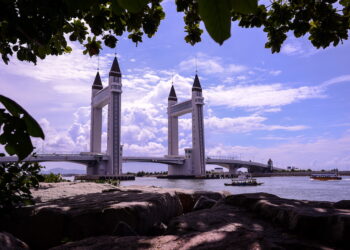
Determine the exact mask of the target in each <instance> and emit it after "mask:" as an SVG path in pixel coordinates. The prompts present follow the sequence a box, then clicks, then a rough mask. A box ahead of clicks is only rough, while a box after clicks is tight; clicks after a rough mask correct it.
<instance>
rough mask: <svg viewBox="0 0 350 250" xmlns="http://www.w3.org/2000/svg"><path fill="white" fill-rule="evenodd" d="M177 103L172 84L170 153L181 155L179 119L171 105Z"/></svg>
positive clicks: (169, 134)
mask: <svg viewBox="0 0 350 250" xmlns="http://www.w3.org/2000/svg"><path fill="white" fill-rule="evenodd" d="M176 103H177V96H176V92H175V88H174V85H173V84H172V85H171V89H170V93H169V97H168V155H179V121H178V117H177V116H173V115H171V112H170V107H171V106H172V105H175V104H176Z"/></svg>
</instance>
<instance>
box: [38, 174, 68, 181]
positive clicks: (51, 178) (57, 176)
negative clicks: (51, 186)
mask: <svg viewBox="0 0 350 250" xmlns="http://www.w3.org/2000/svg"><path fill="white" fill-rule="evenodd" d="M43 177H44V182H47V183H56V182H65V181H67V180H65V179H63V178H62V176H61V174H54V173H49V174H43Z"/></svg>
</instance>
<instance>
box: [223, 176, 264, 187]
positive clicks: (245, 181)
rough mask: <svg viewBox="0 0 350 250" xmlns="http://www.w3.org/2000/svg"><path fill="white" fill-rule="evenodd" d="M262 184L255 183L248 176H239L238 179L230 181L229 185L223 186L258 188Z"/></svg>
mask: <svg viewBox="0 0 350 250" xmlns="http://www.w3.org/2000/svg"><path fill="white" fill-rule="evenodd" d="M261 184H263V183H262V182H257V181H256V179H255V178H252V176H251V175H250V174H240V175H239V176H238V178H236V179H232V182H231V183H225V186H259V185H261Z"/></svg>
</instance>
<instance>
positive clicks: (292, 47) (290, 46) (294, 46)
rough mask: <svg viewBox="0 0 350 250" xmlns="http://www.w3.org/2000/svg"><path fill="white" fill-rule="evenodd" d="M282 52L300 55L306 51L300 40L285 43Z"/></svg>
mask: <svg viewBox="0 0 350 250" xmlns="http://www.w3.org/2000/svg"><path fill="white" fill-rule="evenodd" d="M281 53H283V54H286V55H300V54H302V53H304V50H303V48H302V46H301V43H300V42H297V41H293V42H289V43H285V44H284V45H283V46H282V49H281Z"/></svg>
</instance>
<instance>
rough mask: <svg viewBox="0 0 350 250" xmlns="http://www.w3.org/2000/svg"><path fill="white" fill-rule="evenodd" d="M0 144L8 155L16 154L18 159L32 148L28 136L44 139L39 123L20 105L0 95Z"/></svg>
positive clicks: (22, 157)
mask: <svg viewBox="0 0 350 250" xmlns="http://www.w3.org/2000/svg"><path fill="white" fill-rule="evenodd" d="M0 104H2V105H3V106H4V107H5V109H3V108H0V131H1V132H2V133H1V134H0V144H2V145H4V148H5V150H6V152H7V153H8V154H9V155H17V156H18V159H19V160H23V159H24V158H26V157H27V156H28V155H29V154H30V153H31V152H32V151H33V150H34V147H33V144H32V141H31V139H30V137H31V136H32V137H39V138H42V139H44V138H45V135H44V132H43V131H42V129H41V127H40V126H39V124H38V123H37V122H36V121H35V120H34V119H33V117H31V116H30V115H29V114H28V112H27V111H25V110H24V109H23V108H22V107H21V106H20V105H18V104H17V103H16V102H14V101H12V100H11V99H9V98H7V97H5V96H3V95H0Z"/></svg>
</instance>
